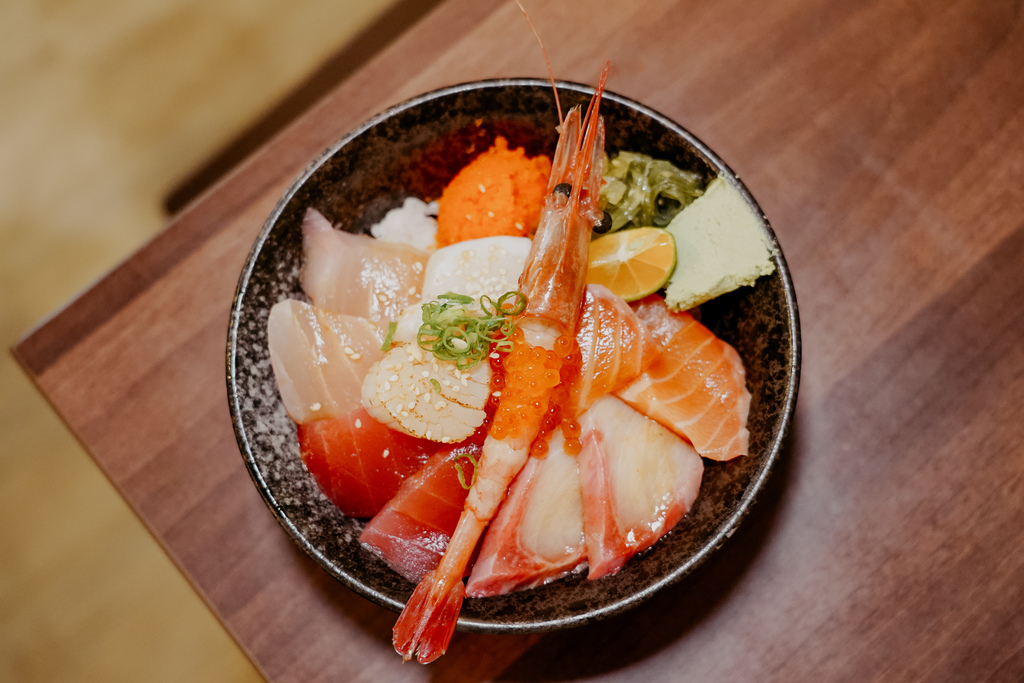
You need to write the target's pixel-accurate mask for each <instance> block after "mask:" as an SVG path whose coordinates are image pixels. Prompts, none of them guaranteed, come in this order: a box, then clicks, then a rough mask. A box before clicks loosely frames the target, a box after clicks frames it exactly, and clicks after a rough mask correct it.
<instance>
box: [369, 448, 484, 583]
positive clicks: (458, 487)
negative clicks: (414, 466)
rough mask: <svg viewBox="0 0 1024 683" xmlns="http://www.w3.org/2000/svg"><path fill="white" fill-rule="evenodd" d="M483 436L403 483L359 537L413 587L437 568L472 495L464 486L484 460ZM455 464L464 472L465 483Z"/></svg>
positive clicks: (446, 451) (446, 452)
mask: <svg viewBox="0 0 1024 683" xmlns="http://www.w3.org/2000/svg"><path fill="white" fill-rule="evenodd" d="M485 434H486V432H485V431H484V430H480V431H479V432H478V433H477V434H476V435H474V437H472V438H470V439H467V440H466V441H464V442H463V443H460V444H454V445H452V446H445V447H443V448H441V450H439V451H438V452H437V453H435V454H434V455H433V456H431V458H430V460H428V461H427V464H426V465H424V466H423V468H422V469H421V470H420V471H419V472H417V473H416V474H414V475H412V476H411V477H409V478H408V479H406V480H405V481H404V482H402V485H401V487H400V488H399V489H398V493H396V494H395V496H394V497H393V498H392V499H391V500H389V501H388V502H387V504H386V505H385V506H384V507H383V509H381V511H380V512H378V513H377V514H376V515H374V517H373V519H371V520H370V521H369V523H368V524H367V525H366V528H365V529H363V533H362V535H361V536H360V537H359V540H360V542H361V543H362V544H363V545H364V546H365V547H366V548H367V549H368V550H370V551H371V552H373V553H375V554H376V555H379V556H380V557H381V558H383V559H384V561H385V562H387V563H388V564H389V565H390V566H391V567H392V568H393V569H394V570H395V571H396V572H398V573H399V574H401V575H402V576H404V577H405V578H407V579H409V580H410V581H412V582H413V583H419V581H420V579H422V578H423V575H424V574H426V573H427V572H429V571H431V570H433V569H436V568H437V564H438V562H440V561H441V556H442V555H443V554H444V551H445V549H446V548H447V547H448V541H449V540H451V536H452V533H454V531H455V525H456V524H458V521H459V515H460V514H461V513H462V508H463V506H464V504H465V502H466V494H467V493H469V490H468V489H466V488H465V487H464V486H463V482H465V483H466V484H469V482H471V481H472V477H473V467H474V466H473V464H472V462H473V461H474V460H475V459H476V458H479V456H480V451H481V449H482V447H483V441H484V435H485ZM467 456H468V457H467ZM456 465H458V466H460V467H461V468H462V479H461V480H460V478H459V470H458V467H457V466H456Z"/></svg>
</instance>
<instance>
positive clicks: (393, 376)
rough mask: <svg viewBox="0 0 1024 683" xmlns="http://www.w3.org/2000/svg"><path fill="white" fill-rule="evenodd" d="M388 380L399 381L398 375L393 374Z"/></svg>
mask: <svg viewBox="0 0 1024 683" xmlns="http://www.w3.org/2000/svg"><path fill="white" fill-rule="evenodd" d="M388 381H389V382H397V381H398V375H391V376H390V377H388Z"/></svg>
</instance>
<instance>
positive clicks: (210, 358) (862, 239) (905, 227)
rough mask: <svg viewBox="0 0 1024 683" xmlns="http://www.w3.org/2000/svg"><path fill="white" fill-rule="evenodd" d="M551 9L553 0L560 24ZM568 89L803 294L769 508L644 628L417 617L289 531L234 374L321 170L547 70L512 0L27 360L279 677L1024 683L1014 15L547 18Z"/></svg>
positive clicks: (390, 56)
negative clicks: (504, 625)
mask: <svg viewBox="0 0 1024 683" xmlns="http://www.w3.org/2000/svg"><path fill="white" fill-rule="evenodd" d="M532 5H536V6H532ZM530 11H531V14H532V16H533V19H534V22H535V24H536V25H537V29H538V30H539V32H540V34H541V35H542V36H543V37H544V40H545V43H546V45H547V47H548V51H549V53H550V58H551V63H552V65H553V67H554V68H555V70H556V74H557V75H558V77H560V78H565V79H569V80H577V81H585V82H593V81H594V80H595V79H596V77H597V74H598V70H599V67H600V65H601V64H602V62H603V60H605V59H609V60H611V62H612V65H613V72H612V77H611V79H610V81H609V87H610V88H611V89H612V90H614V91H616V92H619V93H621V94H623V95H627V96H629V97H632V98H635V99H637V100H640V101H642V102H644V103H645V104H648V105H649V106H651V107H653V108H655V109H657V110H659V111H661V112H663V113H664V114H666V115H667V116H669V117H671V118H673V119H675V120H676V121H678V122H680V123H681V124H682V125H684V126H686V127H687V128H689V129H690V130H692V131H693V132H694V133H695V134H696V135H698V136H699V137H700V138H702V139H703V140H704V141H705V142H706V143H708V144H709V145H710V146H711V147H712V148H713V149H715V150H716V151H717V152H718V153H719V154H720V155H721V156H722V157H723V158H724V159H725V160H726V162H727V163H729V164H730V166H732V168H733V169H735V170H736V171H737V173H738V174H739V175H741V176H742V177H743V180H744V181H745V183H746V184H747V185H748V187H749V188H750V189H751V191H752V193H753V194H754V196H755V197H756V198H757V200H758V201H759V203H760V204H761V206H762V207H763V208H764V210H765V212H766V213H767V215H768V217H769V218H770V220H771V222H772V225H773V227H774V229H775V231H776V233H777V234H778V236H779V240H780V242H781V244H782V246H783V249H784V251H785V254H786V257H787V259H788V261H789V265H790V267H791V270H792V272H793V277H794V281H795V284H796V290H797V297H798V300H799V303H800V310H801V320H802V329H803V346H804V364H803V373H802V377H803V380H802V387H801V394H800V401H799V405H798V410H797V416H796V420H795V423H794V428H793V430H792V433H791V435H790V438H789V440H788V442H787V447H786V452H785V454H784V457H783V459H782V463H781V466H780V468H779V470H778V471H777V472H776V473H775V475H774V476H773V478H772V479H771V482H770V485H769V489H768V491H767V493H766V494H764V495H763V496H762V498H761V499H760V500H759V502H758V504H757V505H756V507H755V509H754V512H753V513H752V515H751V517H750V518H749V519H748V520H747V521H746V522H745V523H744V525H743V526H742V527H741V528H740V530H739V531H738V532H737V533H736V534H735V536H734V537H733V538H732V539H731V540H730V542H729V543H727V544H726V546H725V547H724V548H723V549H722V550H721V551H720V552H719V553H717V554H716V555H715V556H713V557H712V558H711V560H710V561H708V562H707V563H706V564H705V565H704V566H703V567H701V569H699V570H698V571H697V573H696V574H694V575H692V576H691V577H690V578H688V579H687V580H686V581H684V582H683V583H681V584H679V585H676V586H674V587H672V588H670V589H668V590H667V591H666V592H665V593H664V594H662V595H660V596H659V597H657V598H656V599H655V600H653V601H652V602H650V603H648V604H647V605H645V606H642V607H641V608H639V609H637V610H634V611H632V612H630V613H627V614H625V615H622V616H620V617H617V618H614V619H611V620H609V621H606V622H602V623H600V624H598V625H595V626H590V627H586V628H582V629H578V630H572V631H566V632H561V633H555V634H548V635H544V636H512V637H501V636H481V635H472V634H469V635H466V634H458V635H456V638H455V640H454V641H453V644H452V647H451V650H450V653H449V654H448V655H446V656H445V657H444V658H442V659H441V660H440V661H439V662H438V663H436V664H434V665H432V666H431V667H429V668H425V667H419V666H414V665H404V666H403V665H402V664H401V661H400V659H399V658H398V657H397V656H396V655H395V654H394V653H393V651H392V649H391V644H390V630H391V626H392V624H393V622H394V614H393V613H391V612H388V611H385V610H383V609H381V608H378V607H376V606H374V605H372V604H371V603H369V602H367V601H365V600H363V599H362V598H359V597H357V596H355V595H354V594H352V593H351V592H349V591H348V590H347V589H344V588H342V587H341V586H340V585H338V584H336V583H335V582H334V581H333V580H332V579H330V578H329V577H328V576H327V575H326V574H324V573H323V572H321V571H320V570H319V569H318V568H317V567H316V566H315V565H314V563H313V562H312V561H311V560H309V559H308V558H307V557H306V556H305V555H304V554H302V552H301V551H299V550H298V549H297V548H296V547H295V546H294V545H293V544H292V543H291V541H290V540H289V539H288V537H287V536H286V535H285V533H284V532H283V531H282V530H281V529H280V528H279V527H278V526H277V524H276V523H275V522H274V520H273V517H272V516H271V514H270V513H269V511H268V510H267V509H266V508H265V507H264V506H263V503H262V501H261V499H260V497H259V495H258V494H257V492H256V490H255V488H254V487H253V486H252V483H251V481H250V480H249V477H248V475H247V474H246V472H245V469H244V468H243V465H242V460H241V458H240V457H239V455H238V451H237V448H236V446H235V442H234V437H233V434H232V430H231V423H230V419H229V416H228V409H227V398H226V391H225V385H224V345H225V335H226V330H227V323H228V311H229V308H230V305H231V299H232V295H233V293H234V288H235V283H236V280H237V277H238V273H239V271H240V269H241V266H242V263H243V262H244V259H245V257H246V254H247V253H248V250H249V247H250V246H251V244H252V241H253V239H254V238H255V236H256V234H257V232H258V231H259V229H260V227H261V225H262V223H263V221H264V219H265V218H266V216H267V215H268V214H269V212H270V210H271V208H272V207H273V205H274V204H275V202H276V200H277V198H278V197H279V196H280V194H281V193H282V192H283V190H284V189H285V187H287V185H288V184H289V183H290V182H291V179H292V178H293V177H294V176H295V175H296V174H297V173H298V172H299V170H301V168H303V167H304V166H305V164H307V163H308V162H309V161H310V160H312V159H313V158H314V157H315V156H316V155H317V154H318V153H319V152H320V151H321V150H322V149H324V148H326V147H327V146H328V145H329V144H330V143H331V142H332V141H334V140H336V139H337V138H340V137H341V136H342V135H343V134H344V133H345V132H347V131H348V130H349V129H351V128H352V127H354V126H355V125H357V124H358V123H359V122H360V121H362V120H364V119H365V118H367V117H368V116H369V115H371V114H373V113H374V112H376V111H379V110H380V109H382V108H384V107H385V106H387V105H390V104H394V103H396V102H398V101H401V100H402V99H404V98H406V97H408V96H412V95H414V94H417V93H420V92H423V91H425V90H429V89H432V88H434V87H438V86H442V85H448V84H452V83H456V82H461V81H467V80H473V79H477V78H491V77H502V76H543V75H545V69H544V63H543V60H542V58H541V56H540V53H539V50H538V49H537V47H536V43H535V40H534V38H533V36H532V34H531V32H530V30H529V27H528V26H527V25H526V24H525V22H524V21H523V19H522V17H521V16H520V15H519V13H518V10H517V9H516V7H515V5H514V4H511V3H507V2H498V1H497V0H449V1H448V2H447V3H445V4H443V5H441V6H440V7H439V8H438V9H437V10H436V11H434V12H432V13H431V14H429V15H428V16H427V17H426V18H424V19H423V20H422V21H421V22H419V23H418V24H417V25H416V26H415V27H414V28H412V29H411V30H410V31H409V32H408V33H406V34H405V35H404V36H403V37H402V38H401V39H399V40H398V41H396V42H395V43H394V44H392V45H391V46H389V47H388V48H387V49H386V50H385V51H383V52H382V53H381V54H380V55H379V56H378V57H376V58H375V59H373V60H372V61H370V62H369V63H368V64H367V65H366V66H365V67H363V68H362V69H361V70H360V71H358V72H357V73H355V74H354V75H353V76H352V77H351V78H349V79H348V80H347V81H346V82H345V83H343V84H342V85H341V86H339V87H338V88H337V89H336V90H335V91H334V92H332V93H331V94H330V95H329V96H327V97H326V98H324V99H323V100H322V101H321V102H320V103H319V104H317V105H316V106H315V107H313V108H312V109H310V110H309V111H308V112H307V113H306V114H304V115H303V116H302V117H301V118H300V119H298V120H297V121H296V122H295V123H294V124H293V125H292V126H291V127H289V128H288V129H286V130H285V131H284V132H283V133H282V134H281V135H280V136H278V137H277V138H275V139H274V140H272V141H271V142H270V143H269V144H267V145H266V146H265V147H263V148H262V149H261V150H260V151H259V152H258V153H256V154H255V155H254V156H253V157H251V158H250V159H249V160H248V161H247V162H246V163H245V164H243V165H242V166H240V167H239V168H238V169H237V170H236V171H235V172H233V173H232V174H231V175H229V176H228V177H227V178H225V179H224V180H223V181H222V182H220V183H219V184H218V185H217V186H215V187H214V188H212V189H211V190H210V191H209V192H208V193H206V194H205V195H204V196H202V197H201V198H200V199H199V200H197V201H196V202H195V203H193V204H192V205H191V206H189V207H188V208H187V209H186V210H185V211H184V212H182V213H181V214H180V215H179V216H178V217H177V218H176V219H174V220H173V221H172V222H171V223H170V225H169V226H168V227H167V229H166V230H165V231H164V232H163V233H161V234H160V235H159V236H158V237H157V238H155V239H154V240H153V241H152V242H151V243H149V244H147V245H146V246H145V247H143V248H142V249H141V250H140V251H139V252H138V253H136V254H135V255H134V256H132V257H131V258H130V259H128V260H127V261H126V262H125V263H124V264H122V265H121V266H120V267H118V268H117V269H116V270H114V271H113V272H112V273H111V274H110V275H109V276H107V277H106V278H105V279H103V280H102V281H100V282H99V283H98V284H97V285H96V286H95V287H93V288H92V289H90V290H88V291H87V292H85V293H83V294H82V296H81V297H80V298H79V299H78V300H76V301H75V302H73V303H72V304H70V305H69V306H68V307H67V308H65V309H64V310H62V311H60V312H58V313H57V314H56V315H55V316H54V317H53V318H52V319H50V320H49V321H48V322H46V323H45V324H43V325H42V326H41V327H40V328H39V329H37V330H35V331H34V332H32V333H31V334H30V335H29V336H27V337H26V338H25V339H24V340H23V341H22V342H21V343H20V344H19V345H18V346H17V347H16V349H15V354H16V355H17V357H18V359H19V361H20V362H21V363H22V365H23V367H24V368H25V370H26V371H27V372H28V373H29V375H30V376H31V377H32V378H33V379H34V380H35V382H36V383H37V385H38V387H39V388H40V390H41V391H42V392H43V393H44V394H45V395H46V396H47V397H48V398H49V400H50V401H51V402H52V404H53V405H54V407H55V409H56V410H57V411H58V412H59V413H60V415H61V416H62V417H63V419H64V420H65V421H66V423H67V425H68V427H69V428H70V429H71V430H72V431H73V432H74V433H75V434H76V435H77V436H78V438H79V439H80V440H81V441H82V443H83V444H84V445H85V446H86V447H87V448H88V449H89V451H90V453H91V454H92V455H93V457H94V458H95V459H96V461H97V462H98V463H99V465H100V466H101V467H102V468H103V470H104V471H105V472H106V474H107V475H108V476H109V478H110V480H111V482H112V483H113V484H114V486H116V487H117V489H118V490H119V491H120V492H121V493H122V494H123V495H124V497H125V498H126V500H127V501H128V502H129V504H130V505H131V506H132V507H133V509H134V510H135V511H136V512H137V514H138V515H139V516H140V518H141V519H142V520H143V521H144V522H145V524H146V525H147V526H148V528H149V529H150V530H151V531H152V533H153V534H154V536H155V537H156V538H157V539H158V540H159V542H160V543H162V544H163V546H164V547H165V548H166V549H167V552H168V553H169V554H170V556H171V557H172V558H173V559H174V561H175V562H176V563H177V564H178V565H179V566H180V567H181V569H182V571H183V572H184V573H185V575H186V576H187V577H188V578H189V579H190V580H191V581H192V583H193V584H194V585H195V587H196V589H197V590H198V591H199V592H200V594H201V595H202V596H203V597H204V599H205V600H206V601H207V602H208V604H209V605H210V608H211V609H212V610H213V611H214V612H215V613H216V614H217V615H218V616H219V618H220V619H221V620H222V621H223V623H224V624H225V626H226V628H227V629H228V630H229V631H230V632H231V633H232V634H233V636H234V637H235V638H236V639H237V640H238V641H239V643H240V644H241V645H242V647H243V648H244V649H245V651H246V652H247V653H248V654H249V656H250V657H251V658H252V659H253V661H254V662H255V663H256V664H257V666H259V667H260V669H261V671H262V672H263V673H264V674H265V675H266V677H267V678H268V679H271V680H275V681H277V680H280V681H313V680H348V681H364V680H365V681H377V680H428V679H433V680H479V679H492V678H501V679H502V680H578V679H587V678H590V677H600V678H601V679H602V680H622V681H627V680H628V681H633V680H645V681H675V680H679V679H680V678H681V676H683V675H685V677H686V678H687V679H690V678H692V679H694V680H701V679H703V680H720V681H732V680H780V681H794V680H807V681H821V680H870V679H878V680H908V679H909V680H917V679H928V680H1005V681H1016V680H1021V679H1022V678H1024V535H1022V534H1021V533H1020V529H1021V528H1022V527H1024V506H1022V503H1021V501H1022V496H1024V456H1022V455H1021V453H1022V452H1024V427H1022V426H1021V425H1022V420H1021V419H1020V417H1019V415H1018V412H1019V406H1021V405H1024V344H1022V343H1021V339H1022V338H1024V306H1022V305H1021V301H1022V300H1024V277H1022V275H1021V269H1022V265H1024V183H1022V182H1021V178H1022V176H1024V69H1022V68H1021V65H1022V64H1024V26H1022V21H1024V19H1022V13H1021V9H1020V5H1019V3H1017V2H1010V1H1008V0H986V1H985V2H981V1H980V0H977V1H967V0H959V1H957V0H929V1H928V2H925V1H924V0H916V1H915V0H907V1H905V2H898V3H897V2H885V1H883V0H861V1H850V2H824V1H815V0H788V1H786V2H780V3H760V4H757V3H748V2H741V1H740V0H723V1H722V2H717V3H707V2H701V3H698V2H689V1H683V0H675V1H672V2H666V1H661V2H654V1H653V0H652V1H650V2H641V1H638V2H631V3H623V2H614V1H612V0H592V1H589V2H583V1H582V0H578V1H566V2H559V3H531V6H530Z"/></svg>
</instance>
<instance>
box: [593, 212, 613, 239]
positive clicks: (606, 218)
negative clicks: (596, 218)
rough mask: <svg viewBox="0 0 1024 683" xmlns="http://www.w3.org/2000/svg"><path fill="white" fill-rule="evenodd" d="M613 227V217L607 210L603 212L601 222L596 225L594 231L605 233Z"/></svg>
mask: <svg viewBox="0 0 1024 683" xmlns="http://www.w3.org/2000/svg"><path fill="white" fill-rule="evenodd" d="M611 229H612V217H611V214H609V213H608V212H607V211H605V212H603V213H602V214H601V222H600V223H598V224H597V225H595V226H594V232H596V233H597V234H598V235H603V234H605V233H606V232H608V231H609V230H611Z"/></svg>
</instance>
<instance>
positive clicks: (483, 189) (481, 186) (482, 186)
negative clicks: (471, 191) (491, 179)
mask: <svg viewBox="0 0 1024 683" xmlns="http://www.w3.org/2000/svg"><path fill="white" fill-rule="evenodd" d="M477 187H479V188H480V191H481V192H487V188H486V187H484V185H483V183H480V184H479V185H477Z"/></svg>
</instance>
